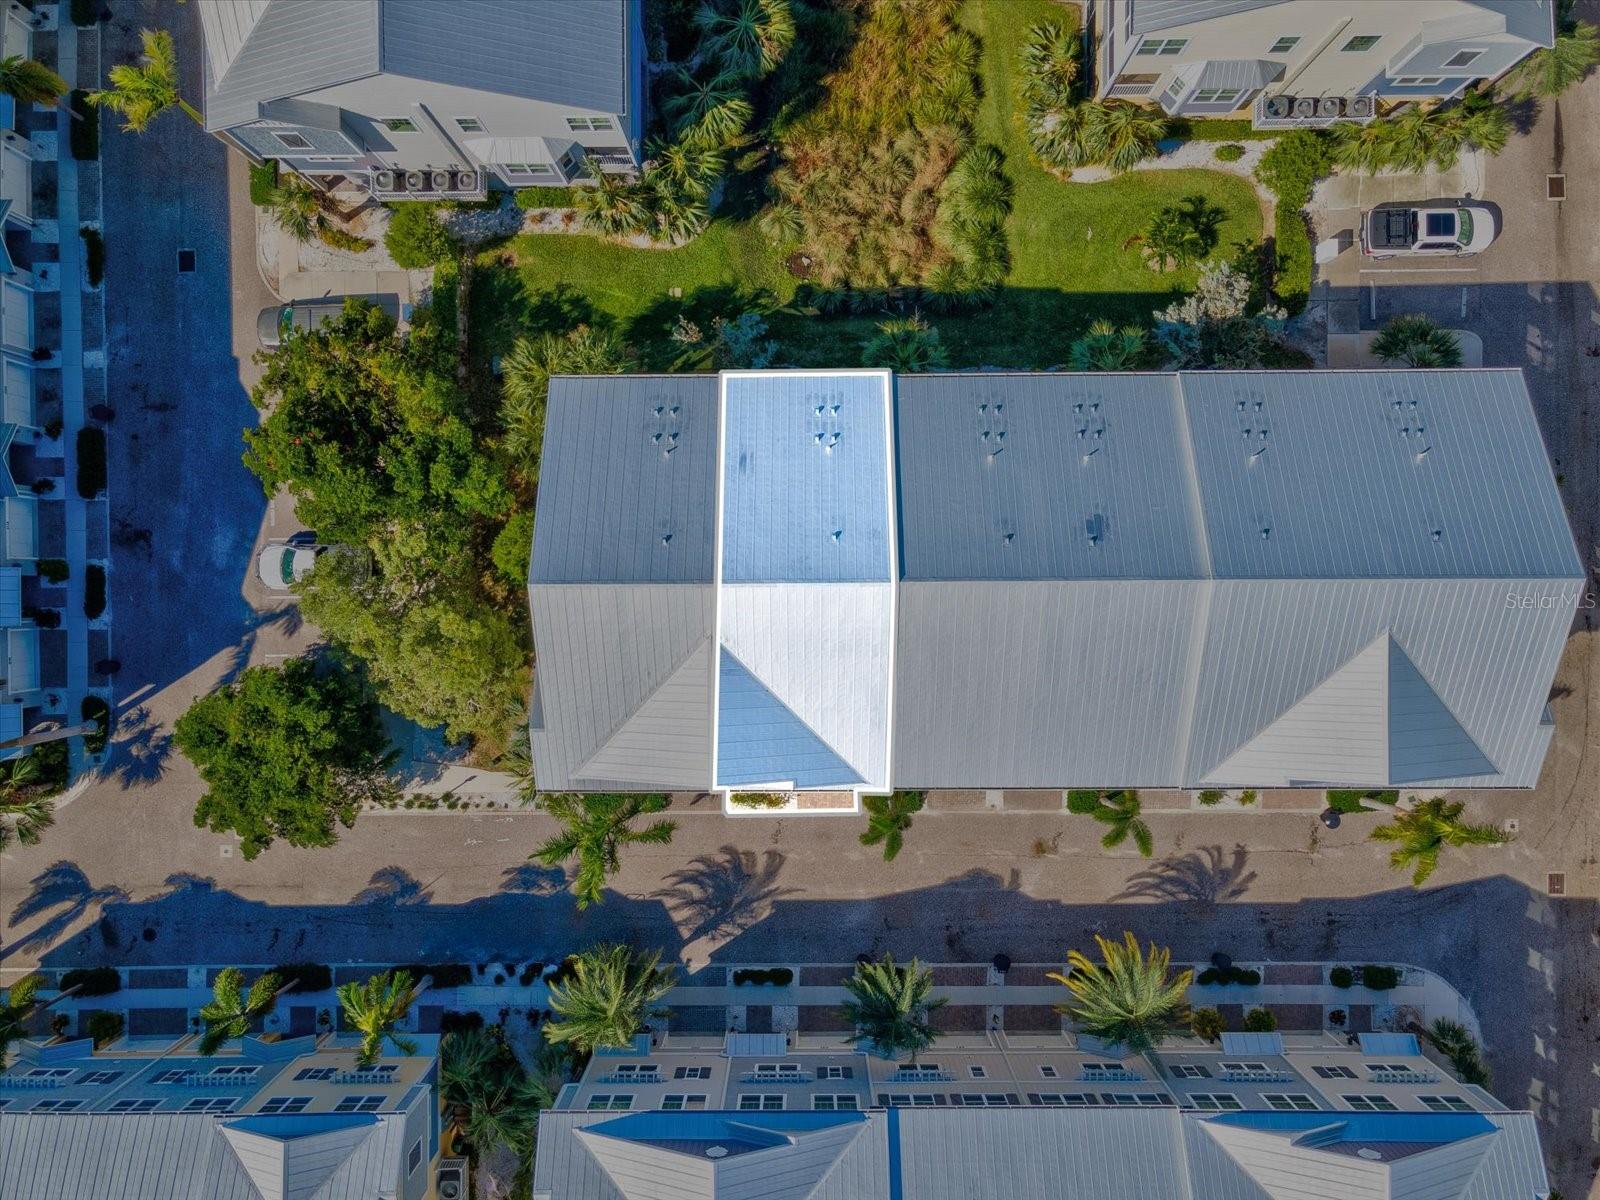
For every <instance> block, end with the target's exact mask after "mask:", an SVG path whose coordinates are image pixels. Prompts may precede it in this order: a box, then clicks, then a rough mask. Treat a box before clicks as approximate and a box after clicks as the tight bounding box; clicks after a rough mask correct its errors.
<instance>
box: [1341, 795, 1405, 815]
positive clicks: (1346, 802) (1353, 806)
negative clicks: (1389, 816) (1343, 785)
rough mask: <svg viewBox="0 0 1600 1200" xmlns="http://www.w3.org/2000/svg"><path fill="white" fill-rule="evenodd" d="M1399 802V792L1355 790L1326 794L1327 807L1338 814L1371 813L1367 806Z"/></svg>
mask: <svg viewBox="0 0 1600 1200" xmlns="http://www.w3.org/2000/svg"><path fill="white" fill-rule="evenodd" d="M1399 800H1400V793H1399V792H1384V791H1365V792H1363V791H1359V790H1356V791H1330V792H1329V793H1328V807H1329V808H1331V809H1333V811H1334V812H1340V813H1358V812H1371V811H1372V809H1371V808H1369V807H1367V806H1368V804H1396V803H1398V802H1399Z"/></svg>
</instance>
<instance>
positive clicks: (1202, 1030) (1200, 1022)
mask: <svg viewBox="0 0 1600 1200" xmlns="http://www.w3.org/2000/svg"><path fill="white" fill-rule="evenodd" d="M1227 1027H1228V1025H1227V1022H1226V1021H1224V1020H1223V1019H1222V1014H1221V1013H1220V1012H1218V1011H1217V1010H1216V1009H1214V1008H1197V1009H1195V1010H1194V1011H1193V1012H1192V1013H1190V1014H1189V1028H1190V1029H1191V1030H1192V1031H1193V1032H1194V1035H1195V1037H1197V1038H1204V1039H1205V1040H1206V1041H1208V1042H1214V1041H1216V1040H1217V1039H1218V1038H1219V1037H1221V1036H1222V1032H1223V1030H1225V1029H1226V1028H1227Z"/></svg>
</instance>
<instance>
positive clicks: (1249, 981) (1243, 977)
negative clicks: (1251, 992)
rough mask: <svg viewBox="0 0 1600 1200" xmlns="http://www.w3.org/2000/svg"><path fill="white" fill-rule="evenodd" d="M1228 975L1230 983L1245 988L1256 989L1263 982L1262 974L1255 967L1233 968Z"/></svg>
mask: <svg viewBox="0 0 1600 1200" xmlns="http://www.w3.org/2000/svg"><path fill="white" fill-rule="evenodd" d="M1228 974H1229V979H1228V982H1229V983H1240V984H1243V985H1244V986H1245V987H1255V986H1256V985H1258V984H1259V983H1260V982H1261V972H1260V971H1257V970H1256V969H1255V968H1253V967H1233V968H1231V969H1230V971H1229V973H1228Z"/></svg>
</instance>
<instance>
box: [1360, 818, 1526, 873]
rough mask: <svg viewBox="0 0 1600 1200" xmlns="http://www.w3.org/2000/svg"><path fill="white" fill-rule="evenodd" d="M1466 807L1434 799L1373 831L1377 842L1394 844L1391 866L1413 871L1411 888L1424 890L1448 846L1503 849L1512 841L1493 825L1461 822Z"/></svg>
mask: <svg viewBox="0 0 1600 1200" xmlns="http://www.w3.org/2000/svg"><path fill="white" fill-rule="evenodd" d="M1465 808H1466V803H1465V802H1464V801H1461V800H1446V799H1445V798H1444V797H1443V796H1434V797H1433V798H1432V799H1430V800H1424V801H1423V802H1422V803H1421V804H1418V805H1417V806H1416V807H1415V808H1413V809H1412V810H1411V811H1410V812H1403V813H1396V814H1395V816H1394V818H1393V820H1391V821H1390V822H1389V823H1388V824H1387V825H1379V826H1378V827H1377V828H1376V829H1374V830H1373V831H1372V837H1373V840H1374V841H1379V842H1393V843H1395V848H1394V849H1393V850H1392V851H1391V852H1390V853H1389V865H1390V866H1392V867H1394V868H1395V869H1396V870H1405V869H1406V868H1407V867H1411V868H1412V874H1411V884H1412V886H1413V887H1421V886H1422V885H1423V883H1424V882H1426V881H1427V878H1428V876H1430V875H1432V874H1433V872H1434V869H1435V868H1437V867H1438V865H1439V852H1440V851H1441V850H1443V849H1444V848H1445V847H1446V846H1500V845H1503V844H1505V843H1506V842H1508V841H1510V840H1511V839H1510V837H1509V836H1508V835H1507V834H1504V833H1502V832H1501V831H1500V830H1498V829H1496V828H1495V827H1494V826H1493V825H1473V824H1471V823H1469V822H1467V821H1463V820H1462V819H1461V812H1462V810H1463V809H1465Z"/></svg>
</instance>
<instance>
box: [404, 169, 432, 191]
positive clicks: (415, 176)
mask: <svg viewBox="0 0 1600 1200" xmlns="http://www.w3.org/2000/svg"><path fill="white" fill-rule="evenodd" d="M427 186H428V177H427V176H426V175H424V174H423V173H422V172H421V171H407V172H406V191H408V192H420V191H422V190H423V189H425V188H426V187H427Z"/></svg>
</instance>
